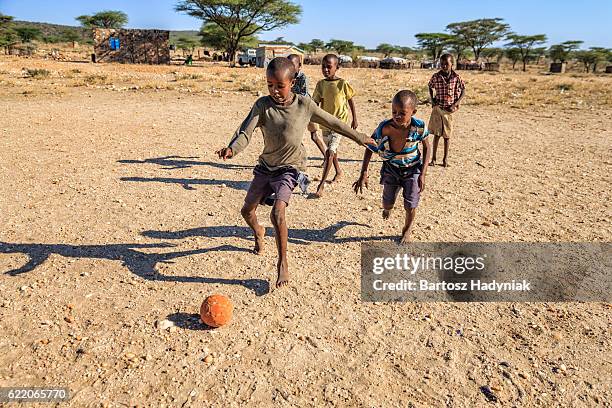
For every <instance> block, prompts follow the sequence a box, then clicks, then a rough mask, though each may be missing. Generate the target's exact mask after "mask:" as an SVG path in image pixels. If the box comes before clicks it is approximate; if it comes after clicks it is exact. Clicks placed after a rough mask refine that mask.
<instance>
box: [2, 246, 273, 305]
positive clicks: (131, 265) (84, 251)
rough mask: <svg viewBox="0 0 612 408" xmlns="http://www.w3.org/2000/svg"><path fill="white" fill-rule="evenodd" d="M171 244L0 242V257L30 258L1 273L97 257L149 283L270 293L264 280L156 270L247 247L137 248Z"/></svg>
mask: <svg viewBox="0 0 612 408" xmlns="http://www.w3.org/2000/svg"><path fill="white" fill-rule="evenodd" d="M173 246H174V245H173V244H168V243H159V244H108V245H66V244H10V243H5V242H0V254H3V253H4V254H9V253H20V254H24V255H26V256H27V257H28V258H29V259H28V261H27V262H26V263H25V264H24V265H23V266H21V267H20V268H17V269H13V270H10V271H7V272H4V274H5V275H10V276H17V275H21V274H23V273H27V272H31V271H33V270H34V269H35V268H36V267H38V266H40V265H41V264H42V263H43V262H45V261H46V260H47V259H48V258H49V257H50V256H51V255H52V254H56V255H61V256H63V257H66V258H97V259H108V260H112V261H121V262H122V264H123V265H124V266H125V267H126V268H128V269H129V270H130V272H132V273H133V274H135V275H137V276H139V277H141V278H142V279H145V280H149V281H161V282H183V283H208V284H222V285H241V286H244V287H245V288H247V289H249V290H252V291H253V292H255V295H257V296H262V295H265V294H267V293H269V291H270V285H269V283H268V281H266V280H263V279H228V278H209V277H205V276H171V275H163V274H161V273H159V272H158V271H157V268H156V267H157V264H158V263H173V262H174V259H176V258H179V257H184V256H191V255H196V254H204V253H207V252H218V251H230V252H251V251H250V250H248V249H246V248H239V247H235V246H233V245H220V246H217V247H213V248H203V249H192V250H187V251H176V252H164V253H147V252H141V251H139V250H138V249H152V248H157V249H159V248H168V247H173Z"/></svg>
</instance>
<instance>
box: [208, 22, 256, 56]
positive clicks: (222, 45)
mask: <svg viewBox="0 0 612 408" xmlns="http://www.w3.org/2000/svg"><path fill="white" fill-rule="evenodd" d="M198 35H199V36H200V44H202V45H203V46H205V47H211V48H214V49H216V50H223V51H225V50H227V48H228V43H227V36H226V35H225V31H223V29H221V27H219V26H218V25H217V24H215V23H204V24H202V28H200V32H199V33H198ZM257 42H258V39H257V37H256V36H254V35H249V36H246V37H242V38H241V39H240V42H239V43H238V48H242V47H256V46H257Z"/></svg>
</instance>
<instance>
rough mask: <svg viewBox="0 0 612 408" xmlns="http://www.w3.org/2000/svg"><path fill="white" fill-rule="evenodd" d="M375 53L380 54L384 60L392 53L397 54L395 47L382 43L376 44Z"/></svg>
mask: <svg viewBox="0 0 612 408" xmlns="http://www.w3.org/2000/svg"><path fill="white" fill-rule="evenodd" d="M376 52H380V53H381V54H383V55H384V56H385V58H387V57H388V56H390V55H391V54H393V53H394V52H397V47H395V46H394V45H391V44H387V43H382V44H378V46H377V47H376Z"/></svg>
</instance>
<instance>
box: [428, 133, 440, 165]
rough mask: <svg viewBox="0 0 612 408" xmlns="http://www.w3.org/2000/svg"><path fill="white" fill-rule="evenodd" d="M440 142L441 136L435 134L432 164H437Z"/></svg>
mask: <svg viewBox="0 0 612 408" xmlns="http://www.w3.org/2000/svg"><path fill="white" fill-rule="evenodd" d="M438 142H440V136H436V135H434V142H433V149H432V154H431V162H430V163H429V165H430V166H435V165H436V152H437V151H438Z"/></svg>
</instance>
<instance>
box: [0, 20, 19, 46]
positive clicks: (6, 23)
mask: <svg viewBox="0 0 612 408" xmlns="http://www.w3.org/2000/svg"><path fill="white" fill-rule="evenodd" d="M12 21H13V16H7V15H5V14H2V13H0V47H3V48H4V53H5V54H10V53H11V52H12V51H11V50H12V48H13V47H14V46H15V45H16V44H17V39H18V37H17V33H16V32H15V30H13V29H12V28H11V22H12Z"/></svg>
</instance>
